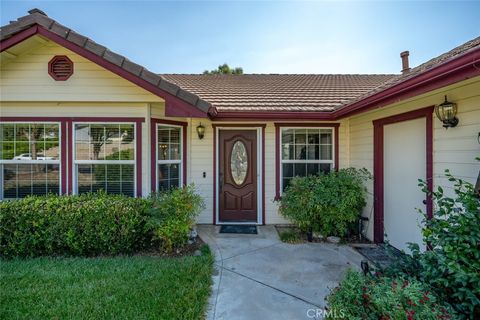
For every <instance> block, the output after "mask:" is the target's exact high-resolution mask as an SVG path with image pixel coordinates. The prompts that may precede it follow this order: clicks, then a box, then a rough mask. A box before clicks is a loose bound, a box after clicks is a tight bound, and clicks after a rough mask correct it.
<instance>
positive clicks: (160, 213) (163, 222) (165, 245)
mask: <svg viewBox="0 0 480 320" xmlns="http://www.w3.org/2000/svg"><path fill="white" fill-rule="evenodd" d="M150 200H151V202H152V207H151V209H150V210H149V212H150V215H151V217H152V218H151V219H150V221H149V228H151V230H152V231H153V241H158V242H159V244H160V246H161V248H162V250H164V251H165V252H172V251H173V250H174V249H175V248H178V247H181V246H183V245H184V244H185V243H186V242H187V240H188V237H189V232H190V228H191V227H192V225H193V224H194V223H195V218H196V217H197V215H198V214H199V213H200V211H201V210H202V209H203V208H204V202H203V199H202V198H201V197H200V196H199V195H197V194H196V193H195V188H194V186H193V185H190V186H186V187H184V188H174V189H171V190H168V191H164V192H160V193H155V194H152V195H151V197H150Z"/></svg>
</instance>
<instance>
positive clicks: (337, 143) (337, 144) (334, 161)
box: [333, 126, 340, 171]
mask: <svg viewBox="0 0 480 320" xmlns="http://www.w3.org/2000/svg"><path fill="white" fill-rule="evenodd" d="M334 128H335V129H334V131H335V137H334V139H335V141H334V144H335V159H333V163H334V165H335V171H338V169H340V159H339V155H340V144H339V137H338V135H339V133H338V131H339V130H338V128H339V126H335V127H334Z"/></svg>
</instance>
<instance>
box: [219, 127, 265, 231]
mask: <svg viewBox="0 0 480 320" xmlns="http://www.w3.org/2000/svg"><path fill="white" fill-rule="evenodd" d="M212 127H213V129H214V130H213V150H214V151H213V153H214V154H213V224H215V225H217V224H218V225H221V224H239V225H241V224H250V225H251V224H256V225H264V224H265V127H266V124H212ZM220 130H252V131H256V132H257V221H255V222H222V221H220V212H219V211H220V205H219V201H218V199H219V195H218V192H219V190H218V185H219V181H218V178H219V174H218V171H219V169H220V168H219V163H220V161H219V152H218V149H219V145H218V142H219V132H220Z"/></svg>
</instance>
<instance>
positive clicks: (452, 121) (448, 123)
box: [435, 96, 458, 129]
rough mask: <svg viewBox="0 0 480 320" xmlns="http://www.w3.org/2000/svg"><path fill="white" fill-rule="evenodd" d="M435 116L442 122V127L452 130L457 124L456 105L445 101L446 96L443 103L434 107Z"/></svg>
mask: <svg viewBox="0 0 480 320" xmlns="http://www.w3.org/2000/svg"><path fill="white" fill-rule="evenodd" d="M435 114H436V115H437V118H438V119H439V120H440V121H442V122H443V127H444V128H445V129H448V128H453V127H455V126H456V125H457V124H458V118H457V117H455V116H456V115H457V104H456V103H453V102H449V101H447V96H445V101H444V102H442V103H440V104H439V105H436V106H435Z"/></svg>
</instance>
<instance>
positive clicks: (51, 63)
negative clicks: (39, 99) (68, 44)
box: [48, 56, 74, 81]
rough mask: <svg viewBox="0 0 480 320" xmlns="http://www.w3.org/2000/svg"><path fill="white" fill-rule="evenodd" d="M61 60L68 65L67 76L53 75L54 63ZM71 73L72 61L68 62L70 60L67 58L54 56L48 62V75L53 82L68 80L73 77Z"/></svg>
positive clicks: (72, 70)
mask: <svg viewBox="0 0 480 320" xmlns="http://www.w3.org/2000/svg"><path fill="white" fill-rule="evenodd" d="M61 60H63V61H64V62H66V63H67V64H68V65H69V67H70V70H69V73H67V74H63V75H58V74H56V73H55V70H54V67H55V63H56V62H58V61H61ZM73 72H74V66H73V61H72V60H70V58H69V57H67V56H54V57H53V58H52V59H51V60H50V61H49V62H48V74H49V75H50V77H52V78H53V79H54V80H55V81H66V80H68V78H70V77H71V76H72V75H73Z"/></svg>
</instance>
